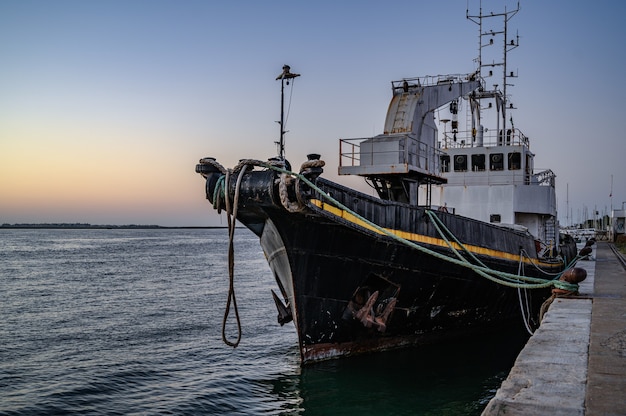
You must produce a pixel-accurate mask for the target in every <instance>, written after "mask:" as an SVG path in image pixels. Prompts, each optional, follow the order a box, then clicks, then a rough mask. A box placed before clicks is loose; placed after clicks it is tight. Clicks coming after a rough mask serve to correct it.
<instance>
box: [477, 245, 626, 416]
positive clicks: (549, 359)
mask: <svg viewBox="0 0 626 416" xmlns="http://www.w3.org/2000/svg"><path fill="white" fill-rule="evenodd" d="M577 267H583V268H584V269H586V270H587V279H586V280H585V281H583V282H582V283H581V284H580V289H579V293H580V297H579V298H576V299H566V298H561V299H558V298H557V299H556V300H555V301H554V302H553V303H552V305H551V306H550V308H549V309H548V312H547V313H546V314H545V316H544V318H543V321H542V322H541V325H540V327H539V328H538V329H537V330H536V331H535V333H534V334H533V335H532V336H531V337H530V339H529V340H528V343H527V344H526V346H525V347H524V349H523V350H522V352H521V353H520V354H519V356H518V357H517V360H516V361H515V364H514V366H513V368H512V369H511V372H510V373H509V375H508V377H507V378H506V380H504V382H503V383H502V385H501V386H500V388H499V389H498V391H497V392H496V395H495V396H494V398H493V399H491V401H490V402H489V404H488V405H487V407H486V408H485V410H484V411H483V413H482V414H483V416H492V415H554V416H559V415H563V416H571V415H587V416H595V415H626V271H625V270H624V268H623V267H622V265H621V263H620V262H619V260H618V258H617V257H616V255H615V254H614V253H613V251H611V249H610V247H609V244H608V243H606V242H600V243H597V245H596V246H594V252H593V253H592V260H590V261H579V262H578V265H577Z"/></svg>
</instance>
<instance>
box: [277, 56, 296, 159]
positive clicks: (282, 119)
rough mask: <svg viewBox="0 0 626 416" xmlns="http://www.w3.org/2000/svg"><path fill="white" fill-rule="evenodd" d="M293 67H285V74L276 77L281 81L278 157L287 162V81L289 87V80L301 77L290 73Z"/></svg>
mask: <svg viewBox="0 0 626 416" xmlns="http://www.w3.org/2000/svg"><path fill="white" fill-rule="evenodd" d="M290 69H291V67H290V66H289V65H283V72H282V74H280V75H279V76H277V77H276V80H277V81H278V80H280V84H281V85H280V121H279V122H278V124H280V141H279V142H278V157H279V158H280V159H281V160H285V129H284V128H283V126H284V122H285V80H286V82H287V85H289V80H290V79H292V78H295V77H299V76H300V74H293V73H291V72H289V70H290Z"/></svg>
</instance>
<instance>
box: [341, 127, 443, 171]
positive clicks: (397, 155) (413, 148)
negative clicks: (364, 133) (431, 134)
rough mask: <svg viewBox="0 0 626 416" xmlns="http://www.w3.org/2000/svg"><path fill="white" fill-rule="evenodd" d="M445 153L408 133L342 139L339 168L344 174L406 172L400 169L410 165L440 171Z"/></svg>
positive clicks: (418, 169) (417, 169) (415, 167)
mask: <svg viewBox="0 0 626 416" xmlns="http://www.w3.org/2000/svg"><path fill="white" fill-rule="evenodd" d="M441 154H443V152H442V151H441V150H439V149H436V148H434V147H432V146H429V145H427V144H426V143H424V142H421V141H419V140H416V139H414V138H412V137H410V136H409V135H407V134H392V135H380V136H375V137H360V138H350V139H339V170H340V174H366V173H374V172H376V173H402V172H400V171H398V170H397V169H399V166H403V165H406V166H407V169H408V170H411V171H418V172H422V173H430V174H436V173H438V172H439V163H440V162H439V161H440V157H439V156H440V155H441ZM359 167H360V168H362V169H361V170H359V169H357V168H359ZM351 168H354V169H351ZM381 169H382V170H381ZM385 169H387V171H385Z"/></svg>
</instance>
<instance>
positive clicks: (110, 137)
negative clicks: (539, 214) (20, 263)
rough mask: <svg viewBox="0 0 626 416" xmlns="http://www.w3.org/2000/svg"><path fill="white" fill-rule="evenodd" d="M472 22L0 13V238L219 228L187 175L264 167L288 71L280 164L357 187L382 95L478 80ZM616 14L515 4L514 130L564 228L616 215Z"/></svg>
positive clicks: (204, 5)
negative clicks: (76, 230)
mask: <svg viewBox="0 0 626 416" xmlns="http://www.w3.org/2000/svg"><path fill="white" fill-rule="evenodd" d="M505 3H506V5H507V7H508V8H509V9H512V8H514V7H515V5H516V2H511V1H494V0H491V1H483V10H484V11H490V10H493V11H501V10H502V8H503V6H502V5H503V4H505ZM468 4H469V7H470V11H472V12H474V13H477V12H478V7H479V2H478V1H469V2H468V1H466V0H447V1H438V2H426V1H404V0H400V1H396V2H392V3H389V2H382V1H316V2H278V1H229V2H211V1H159V0H156V1H139V0H137V1H64V0H61V1H54V2H49V1H2V2H0V54H1V56H2V65H0V91H1V93H0V222H8V223H16V222H90V223H94V224H100V223H107V224H129V223H134V224H161V225H216V224H225V219H222V218H220V217H219V216H218V215H217V214H215V213H214V212H213V210H212V209H211V208H210V205H209V204H208V202H206V201H205V200H204V199H203V198H204V195H203V183H202V179H201V178H200V177H199V176H198V175H197V174H195V173H194V166H195V164H196V162H197V160H198V159H199V158H201V157H203V156H214V157H217V158H218V160H219V161H220V162H221V163H222V164H224V165H225V166H232V165H234V164H236V162H237V161H238V160H239V159H240V158H248V157H250V158H258V159H264V158H267V157H270V156H273V155H275V154H276V148H275V145H274V141H276V140H277V138H278V131H279V130H278V125H277V124H276V122H275V121H276V120H278V119H279V117H280V113H279V110H280V102H279V98H280V84H279V82H277V81H275V78H276V76H277V75H278V74H279V73H280V72H281V68H282V66H283V64H289V65H291V68H292V71H293V72H297V73H300V74H302V76H301V77H300V78H298V79H296V81H295V84H294V90H293V95H292V97H291V107H290V113H289V119H288V123H287V126H286V127H287V130H289V133H288V134H287V136H286V137H287V146H286V151H287V157H288V158H289V159H290V160H291V161H292V164H293V165H295V166H298V165H299V163H300V161H302V160H304V159H305V155H306V154H307V153H311V152H316V153H321V154H322V156H323V158H324V159H325V160H326V162H327V168H326V173H325V174H326V176H328V177H330V178H331V179H338V180H339V181H341V182H344V183H345V182H346V181H347V182H348V183H354V179H352V180H349V179H346V178H345V177H341V178H337V177H336V175H335V172H336V166H337V159H338V157H337V154H338V138H347V137H365V136H371V135H374V134H378V133H380V132H381V130H382V125H383V123H384V118H385V112H386V110H387V105H388V103H389V99H390V81H391V80H396V79H400V78H403V77H412V76H420V75H436V74H446V73H467V72H472V71H473V70H474V69H475V67H474V63H473V59H474V58H475V57H476V55H477V26H476V25H474V24H473V23H471V22H469V21H467V20H466V19H465V10H466V8H467V6H468ZM625 12H626V3H623V2H620V3H619V4H617V5H616V4H614V2H609V1H604V0H603V1H596V2H594V3H589V2H583V1H568V2H538V1H525V2H522V3H521V11H520V12H519V13H518V14H517V15H516V16H515V17H514V18H513V20H512V21H511V25H510V29H511V30H512V31H518V33H519V35H520V47H519V48H517V49H516V50H515V51H514V52H512V53H511V54H510V56H509V67H510V68H511V69H512V70H515V71H516V72H518V74H519V78H517V79H515V87H513V88H512V89H510V90H509V93H511V94H512V100H513V103H514V104H515V105H516V107H517V108H518V110H516V111H515V113H514V119H515V126H516V127H519V128H520V129H521V130H522V131H523V132H524V133H525V134H526V135H527V136H529V137H530V139H531V149H532V150H533V151H534V152H535V153H536V155H537V156H536V161H535V166H536V167H537V168H539V169H542V168H543V169H545V168H551V169H552V170H553V171H554V172H555V173H556V174H557V187H558V188H557V192H558V194H557V195H558V204H559V211H560V218H561V222H562V223H564V222H566V212H567V208H566V207H567V206H569V208H570V210H569V211H570V213H571V217H573V219H574V220H576V221H577V220H578V219H579V218H580V217H581V215H582V212H583V208H584V207H586V208H587V209H588V210H589V211H591V210H593V209H594V208H597V209H598V210H599V211H600V212H603V211H608V210H609V209H610V206H611V203H612V204H613V206H614V207H621V204H622V201H626V184H625V182H624V181H625V180H626V167H625V166H626V164H625V163H624V158H625V155H626V140H625V139H626V137H624V136H625V133H624V127H623V125H622V124H623V119H624V116H623V114H622V108H623V106H622V104H620V103H621V102H622V101H624V96H625V95H626V94H625V93H626V87H624V82H623V80H622V78H623V74H625V73H626V52H625V50H626V49H625V48H624V46H623V45H624V41H626V25H624V23H623V19H624V16H625V15H626V13H625ZM611 175H612V176H613V198H612V200H611V198H609V194H610V191H611ZM568 186H569V204H567V201H566V200H567V196H566V189H567V187H568ZM571 221H572V218H570V222H571Z"/></svg>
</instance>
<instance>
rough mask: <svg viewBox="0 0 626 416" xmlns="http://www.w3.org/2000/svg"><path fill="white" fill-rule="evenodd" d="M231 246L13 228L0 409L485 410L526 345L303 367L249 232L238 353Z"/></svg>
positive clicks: (181, 234)
mask: <svg viewBox="0 0 626 416" xmlns="http://www.w3.org/2000/svg"><path fill="white" fill-rule="evenodd" d="M227 245H228V235H227V231H226V230H225V229H130V230H124V229H84V230H76V229H1V230H0V414H3V415H29V414H41V415H54V414H81V415H89V414H93V415H100V414H107V415H108V414H113V415H115V414H120V415H133V414H141V415H147V414H150V415H151V414H174V415H185V414H189V415H301V414H302V415H356V414H358V415H377V416H379V415H479V414H480V413H481V411H482V409H483V408H484V407H485V406H486V404H487V402H488V401H489V399H490V398H491V397H493V395H494V394H495V390H496V389H497V388H498V386H499V385H500V383H501V382H502V380H503V379H504V378H505V377H506V375H507V373H508V371H509V369H510V368H511V366H512V364H513V361H514V359H515V357H516V355H517V353H518V352H519V350H520V349H521V347H522V346H523V343H524V340H525V337H524V335H523V334H520V333H519V332H518V331H517V330H511V331H506V332H501V333H498V334H493V335H490V336H482V337H477V338H474V339H465V340H462V341H456V342H454V343H449V344H446V345H437V346H427V347H419V348H410V349H405V350H399V351H393V352H386V353H378V354H370V355H365V356H360V357H354V358H348V359H340V360H333V361H328V362H323V363H319V364H314V365H311V366H307V367H304V368H301V367H300V364H299V352H298V349H297V336H296V334H295V331H294V328H293V324H287V325H285V326H283V327H281V326H280V325H279V324H278V323H277V321H276V316H277V312H276V309H275V306H274V302H273V300H272V297H271V292H270V290H271V289H274V290H277V287H276V284H275V282H274V280H273V277H272V274H271V271H270V269H269V267H268V266H267V263H266V261H265V258H264V256H263V253H262V250H261V248H260V246H259V243H258V239H257V238H256V237H255V236H254V235H253V234H252V233H250V232H249V231H247V230H246V229H237V231H236V235H235V291H236V292H235V293H236V299H237V302H238V306H239V314H240V317H241V327H242V339H241V343H240V345H239V346H238V347H237V348H235V349H233V348H231V347H229V346H227V345H225V344H224V343H223V342H222V335H221V330H222V318H223V313H224V308H225V304H226V298H227V290H228V270H227ZM233 316H234V314H233V312H232V311H231V317H230V318H229V321H228V323H227V325H226V336H227V337H228V338H229V339H235V338H236V335H237V326H236V325H235V322H234V319H233Z"/></svg>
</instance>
